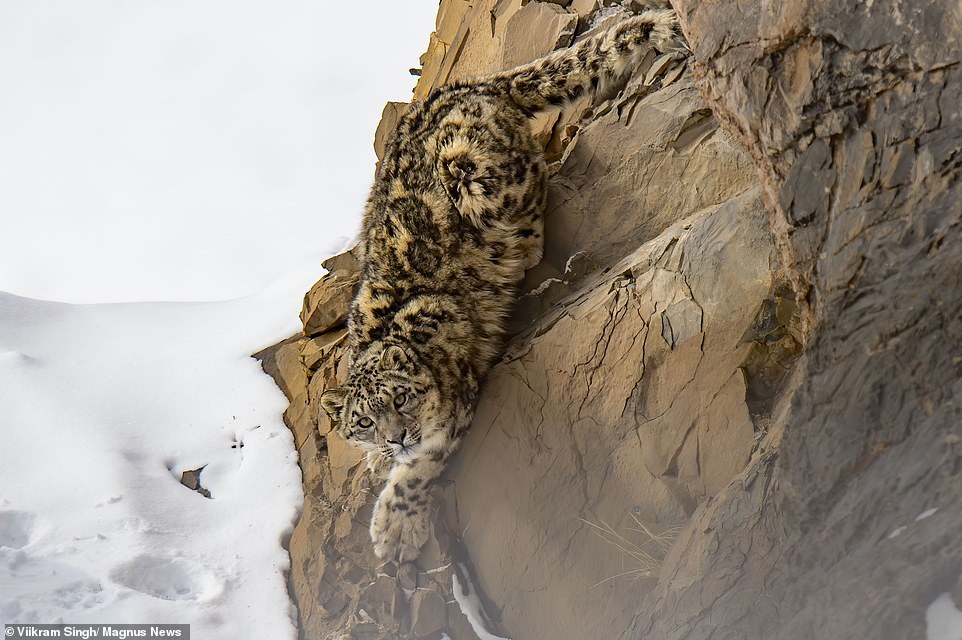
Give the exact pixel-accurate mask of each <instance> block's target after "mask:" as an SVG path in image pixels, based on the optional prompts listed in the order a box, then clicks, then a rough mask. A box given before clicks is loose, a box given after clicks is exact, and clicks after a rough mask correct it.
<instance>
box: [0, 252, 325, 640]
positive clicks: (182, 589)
mask: <svg viewBox="0 0 962 640" xmlns="http://www.w3.org/2000/svg"><path fill="white" fill-rule="evenodd" d="M319 274H320V268H319V263H318V260H317V259H315V260H311V261H310V262H309V263H307V264H305V265H304V267H303V268H302V269H299V270H297V271H295V272H292V273H291V274H289V276H288V277H286V278H284V279H282V280H280V281H278V282H276V283H274V285H272V286H271V287H268V288H267V289H265V290H264V291H263V292H261V293H259V294H257V295H253V296H250V297H247V298H242V299H237V300H231V301H226V302H216V303H130V304H105V305H70V304H64V303H57V302H45V301H39V300H33V299H29V298H22V297H17V296H14V295H12V294H8V293H0V442H2V443H3V444H2V447H0V622H4V623H8V624H9V623H14V622H40V623H58V622H63V623H122V622H128V623H148V622H153V623H189V624H191V625H192V632H193V634H194V635H195V637H198V638H264V637H270V638H296V636H297V634H296V626H295V621H294V610H293V607H292V605H291V602H290V599H289V595H288V591H287V583H286V572H287V571H288V568H289V558H288V555H287V552H286V550H285V544H286V541H287V540H288V539H289V536H290V533H291V531H292V528H293V525H294V523H295V521H296V518H297V516H298V511H299V508H300V505H301V500H302V494H301V477H300V471H299V469H298V467H297V459H296V453H295V451H294V447H293V441H292V437H291V434H290V431H289V430H288V429H287V428H286V427H285V426H284V424H283V422H282V420H281V414H282V412H283V410H284V408H285V407H286V404H287V403H286V400H285V398H284V396H283V394H282V393H281V392H280V391H279V390H278V388H277V387H276V386H275V385H274V383H273V381H272V380H271V379H270V377H268V376H267V375H266V374H264V373H263V372H262V371H261V369H260V365H259V363H258V362H257V361H255V360H254V359H253V358H251V357H250V356H249V354H251V353H253V352H255V351H256V350H258V349H260V348H263V347H265V346H268V345H270V344H273V343H274V342H276V341H278V340H280V339H283V338H285V337H287V336H289V335H291V334H292V333H294V332H295V331H297V330H298V329H299V326H298V321H297V311H298V308H297V307H298V304H299V302H300V298H301V296H302V295H303V291H305V290H306V289H307V288H308V287H309V286H310V284H311V283H312V282H313V281H314V280H316V278H317V277H318V275H319ZM200 467H203V471H202V472H201V474H200V482H201V485H202V486H203V487H204V488H206V489H207V490H209V491H210V494H211V498H210V499H208V498H205V497H203V496H202V495H201V494H199V493H197V492H195V491H192V490H190V489H188V488H187V487H185V486H184V485H182V484H181V483H180V477H181V473H182V472H184V471H186V470H192V469H197V468H200Z"/></svg>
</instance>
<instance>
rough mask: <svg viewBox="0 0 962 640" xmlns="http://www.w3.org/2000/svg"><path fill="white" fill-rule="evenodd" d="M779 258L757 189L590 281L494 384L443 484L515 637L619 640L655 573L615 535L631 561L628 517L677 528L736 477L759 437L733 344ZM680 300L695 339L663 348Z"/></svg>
mask: <svg viewBox="0 0 962 640" xmlns="http://www.w3.org/2000/svg"><path fill="white" fill-rule="evenodd" d="M773 253H774V246H773V244H772V242H771V238H770V235H769V232H768V222H767V214H766V213H765V211H764V209H763V208H762V206H761V204H760V202H759V200H758V192H757V190H751V191H749V192H748V193H746V194H743V196H742V197H740V198H738V199H735V200H733V201H731V202H729V203H726V204H724V205H722V206H716V207H715V208H713V209H711V210H708V211H704V212H701V213H698V214H695V215H694V216H692V217H691V218H688V219H686V220H684V221H682V222H679V223H676V224H675V225H673V226H672V227H670V228H669V229H668V230H666V231H665V232H664V233H663V234H662V235H660V236H658V237H657V238H656V239H654V240H652V241H650V242H649V243H647V244H645V245H642V247H640V248H639V249H637V250H636V251H634V252H633V253H632V254H631V255H630V256H629V257H628V258H626V259H623V260H622V261H620V262H619V263H618V264H617V266H616V267H615V268H613V269H612V270H611V271H610V272H609V273H608V274H606V275H600V276H595V277H591V278H589V279H588V281H587V282H586V284H585V286H584V288H583V289H582V290H581V293H579V294H576V295H575V296H574V297H573V298H572V299H570V300H569V301H568V302H565V303H562V304H561V305H560V308H556V310H555V311H554V312H553V313H550V314H549V315H548V316H547V317H546V318H544V319H543V320H542V321H541V323H539V324H538V325H537V326H536V327H535V328H534V329H533V330H532V332H531V337H530V338H525V339H522V340H520V341H519V342H518V343H517V344H515V345H513V346H512V349H511V350H510V352H509V355H508V358H507V360H508V361H507V362H506V363H504V364H501V365H498V366H497V367H495V369H494V370H493V371H492V372H491V373H490V374H489V376H488V380H487V383H486V388H485V394H484V396H483V398H482V400H481V403H480V405H479V407H478V413H477V416H476V419H475V421H474V424H473V425H472V429H471V432H470V433H469V435H468V437H467V439H466V441H465V443H464V445H463V448H462V451H461V454H460V455H459V456H457V457H456V459H455V460H454V461H453V462H452V464H451V468H450V470H449V475H450V477H451V478H452V479H453V480H454V482H455V483H456V485H457V487H458V509H459V513H460V517H461V519H462V520H465V521H469V522H471V526H470V527H469V528H468V530H467V531H466V532H465V534H464V535H463V541H464V544H465V546H466V548H467V550H468V553H469V555H470V557H471V559H472V562H473V564H474V566H475V569H476V571H477V572H478V574H479V575H480V577H481V582H482V586H483V589H484V591H485V593H486V594H487V596H488V597H489V598H491V599H492V600H493V601H494V602H497V603H499V605H500V606H503V609H502V611H501V613H502V616H503V621H504V627H505V628H506V629H507V630H509V631H510V634H512V635H514V636H516V637H519V638H526V637H586V638H587V637H617V634H618V633H619V632H620V631H619V630H621V629H624V628H625V627H626V625H628V624H629V623H630V621H631V617H632V616H633V614H634V610H635V606H636V605H637V601H638V598H639V596H640V593H642V592H643V591H644V590H645V589H646V588H648V587H647V586H646V585H648V586H650V584H651V582H650V581H646V576H645V572H646V571H650V572H651V576H652V577H654V576H656V575H657V569H658V567H657V563H652V564H651V565H650V566H645V565H644V564H643V563H640V562H638V561H637V560H636V559H633V558H632V557H630V556H628V555H626V554H625V553H624V552H622V551H620V550H619V548H618V546H617V545H618V539H617V538H616V536H617V535H620V536H625V537H628V539H629V540H630V541H631V542H632V544H635V545H637V546H638V547H640V548H643V547H644V546H645V544H646V542H648V541H646V538H645V535H644V534H641V533H638V532H632V530H631V528H632V527H634V522H633V519H632V516H634V517H637V518H638V519H639V520H640V521H641V522H642V523H644V524H645V525H646V526H648V527H650V528H651V529H652V530H653V531H655V532H658V531H664V530H667V529H669V528H671V527H674V526H677V525H680V524H683V523H684V522H685V521H686V519H687V516H688V514H690V513H691V510H692V509H693V508H694V505H696V504H697V503H698V502H700V501H702V500H704V499H706V498H708V497H710V496H711V495H712V493H710V492H714V491H718V490H719V489H720V488H722V487H724V486H727V484H728V483H729V482H730V481H731V479H732V478H733V477H735V476H736V475H737V474H738V473H739V472H740V471H741V470H742V469H743V468H744V467H745V465H746V464H747V462H748V456H749V454H750V452H751V451H752V449H753V446H754V441H755V440H754V433H755V432H754V428H753V425H752V422H751V420H750V419H749V416H748V410H747V405H746V402H745V385H744V382H743V377H742V374H741V372H740V367H741V365H742V362H743V361H744V359H745V357H746V355H747V353H748V351H749V345H747V344H746V345H742V346H739V345H738V343H739V341H740V339H741V336H742V335H743V334H744V332H745V330H746V329H747V328H748V327H749V326H750V325H751V323H752V320H753V317H754V315H755V311H756V309H757V308H758V307H759V305H760V304H761V302H762V300H763V299H764V298H765V297H766V295H767V294H768V292H769V289H770V286H771V282H770V265H769V262H770V259H771V257H772V255H773ZM685 300H687V301H689V303H690V304H692V305H696V306H697V307H698V308H700V309H701V310H702V312H703V314H704V317H703V327H702V329H701V331H699V332H698V333H697V334H694V335H692V336H689V338H688V339H687V340H685V341H683V342H681V343H680V344H677V345H676V347H675V348H674V349H672V348H671V346H669V345H668V344H667V343H666V342H665V340H664V339H663V338H662V333H663V327H662V326H661V325H662V320H661V318H662V309H664V308H671V307H672V306H677V305H678V302H679V301H685ZM698 443H701V446H700V447H699V446H698ZM686 451H688V452H690V454H686ZM518 487H524V490H523V491H518V490H517V488H518ZM482 514H484V515H483V516H482ZM605 528H610V532H609V533H608V534H601V535H599V531H600V530H603V529H605ZM499 532H512V533H510V534H507V535H505V534H503V533H499ZM505 540H510V541H511V542H510V544H505ZM626 571H629V572H630V573H629V574H628V575H622V574H623V573H624V572H626ZM615 576H621V577H617V578H616V577H615ZM595 585H599V586H597V587H596V586H595ZM584 594H589V597H587V598H585V597H583V595H584Z"/></svg>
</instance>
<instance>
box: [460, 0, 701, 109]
mask: <svg viewBox="0 0 962 640" xmlns="http://www.w3.org/2000/svg"><path fill="white" fill-rule="evenodd" d="M651 50H654V51H655V52H656V53H668V52H672V51H683V50H684V44H683V40H682V39H681V36H680V32H679V29H678V19H677V18H676V16H675V12H674V11H671V10H670V9H656V10H649V11H645V12H644V13H641V14H639V15H637V16H634V17H632V18H629V19H627V20H624V21H623V22H620V23H618V24H617V25H615V26H614V27H612V28H611V29H608V30H607V31H605V32H603V33H601V34H598V35H597V36H595V37H593V38H590V39H587V40H584V41H582V42H579V43H578V44H576V45H574V46H572V47H569V48H567V49H561V50H559V51H555V52H554V53H551V54H549V55H547V56H545V57H544V58H541V59H540V60H535V61H534V62H531V63H529V64H526V65H522V66H520V67H517V68H515V69H511V70H509V71H504V72H502V73H497V74H494V75H491V76H488V77H486V78H483V79H481V81H480V82H478V83H477V84H488V85H489V86H490V87H491V88H494V89H496V90H498V92H499V93H500V92H504V93H505V94H507V95H508V96H509V97H510V98H511V100H512V101H514V102H515V103H516V104H517V105H518V106H519V107H521V108H522V109H524V110H525V111H527V112H528V113H536V112H538V111H543V110H545V109H549V108H551V107H553V106H559V105H563V104H565V103H567V102H570V101H571V100H574V99H576V98H578V97H579V96H581V95H583V94H584V93H586V92H592V91H596V90H597V89H598V88H599V86H602V87H603V86H605V85H607V84H609V83H615V82H617V81H619V80H621V79H623V78H624V76H625V74H626V72H628V71H629V70H631V69H633V68H634V67H635V66H636V65H637V64H638V63H640V62H641V60H642V59H644V57H645V56H646V55H647V54H648V52H649V51H651Z"/></svg>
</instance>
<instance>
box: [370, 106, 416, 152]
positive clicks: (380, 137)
mask: <svg viewBox="0 0 962 640" xmlns="http://www.w3.org/2000/svg"><path fill="white" fill-rule="evenodd" d="M407 106H408V103H407V102H388V103H387V104H386V105H384V110H383V111H382V112H381V119H380V121H378V123H377V130H376V131H375V132H374V154H375V155H376V156H377V159H378V162H380V161H381V158H382V157H384V145H386V144H387V139H388V136H390V135H391V134H392V133H393V132H394V129H395V128H396V127H397V121H398V119H400V117H401V116H402V115H403V114H404V112H405V111H406V110H407Z"/></svg>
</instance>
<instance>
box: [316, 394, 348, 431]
mask: <svg viewBox="0 0 962 640" xmlns="http://www.w3.org/2000/svg"><path fill="white" fill-rule="evenodd" d="M346 399H347V390H346V389H343V388H339V389H328V390H327V391H325V392H324V393H322V394H321V408H323V409H324V412H325V413H327V416H328V417H329V418H330V419H331V422H334V423H337V422H338V421H340V419H341V411H342V410H343V409H344V401H345V400H346Z"/></svg>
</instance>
